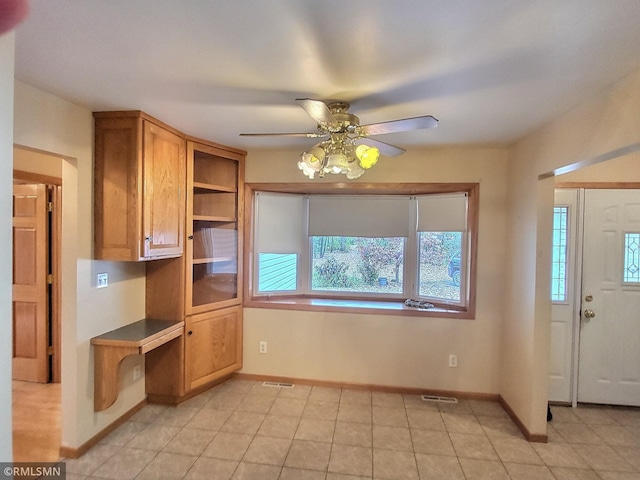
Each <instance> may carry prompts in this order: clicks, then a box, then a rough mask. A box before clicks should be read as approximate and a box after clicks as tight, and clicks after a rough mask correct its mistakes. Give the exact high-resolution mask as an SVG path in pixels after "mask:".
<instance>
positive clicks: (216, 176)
mask: <svg viewBox="0 0 640 480" xmlns="http://www.w3.org/2000/svg"><path fill="white" fill-rule="evenodd" d="M192 175H193V178H192V185H191V192H190V198H191V200H192V201H191V218H190V222H191V224H190V225H189V227H190V228H191V232H190V235H189V240H190V242H191V245H190V247H191V248H190V249H189V253H190V261H191V275H192V278H191V298H190V299H187V301H188V302H189V301H190V302H191V313H196V312H198V311H203V310H206V308H204V307H206V306H211V304H217V303H218V302H225V304H228V303H233V300H236V299H238V162H237V161H236V160H234V159H229V158H224V157H221V156H218V155H215V154H213V153H209V152H206V151H200V150H197V149H194V152H193V167H192Z"/></svg>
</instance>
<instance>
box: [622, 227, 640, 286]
mask: <svg viewBox="0 0 640 480" xmlns="http://www.w3.org/2000/svg"><path fill="white" fill-rule="evenodd" d="M624 281H625V282H627V283H639V282H640V233H625V234H624Z"/></svg>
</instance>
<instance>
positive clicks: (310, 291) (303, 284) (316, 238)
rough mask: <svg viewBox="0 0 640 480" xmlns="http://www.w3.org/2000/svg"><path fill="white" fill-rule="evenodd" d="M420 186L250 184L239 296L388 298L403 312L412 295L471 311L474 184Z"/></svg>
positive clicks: (255, 299)
mask: <svg viewBox="0 0 640 480" xmlns="http://www.w3.org/2000/svg"><path fill="white" fill-rule="evenodd" d="M420 186H421V188H419V189H416V188H414V189H413V190H415V191H413V192H409V193H404V191H403V189H400V190H399V191H398V188H397V187H394V188H389V189H387V190H386V191H385V189H384V188H381V187H379V186H377V188H376V189H375V194H370V191H369V190H364V189H363V190H364V191H360V190H357V189H356V190H355V191H349V194H347V195H344V194H342V193H341V194H338V195H336V194H333V193H327V192H325V191H320V192H317V191H314V190H313V189H312V188H311V187H309V186H306V185H305V187H307V188H308V189H309V190H308V191H306V192H301V191H297V190H299V189H300V186H297V185H296V186H294V187H292V188H291V191H269V190H273V189H274V187H273V186H258V185H256V186H252V185H249V186H248V188H249V193H248V196H247V200H248V201H247V204H248V206H249V207H250V208H249V211H248V215H247V222H248V223H247V226H248V227H249V228H247V230H246V231H248V232H252V235H251V238H250V239H248V244H249V245H248V248H247V249H246V252H247V253H249V258H250V261H249V266H248V269H247V272H248V273H249V275H247V278H248V281H249V282H250V284H249V288H248V289H247V291H248V298H247V299H246V300H247V303H248V304H253V305H256V306H267V305H261V304H260V302H275V303H276V304H277V303H278V302H280V304H283V303H284V299H286V303H287V305H289V306H291V305H294V306H295V305H296V304H297V305H303V304H304V305H307V307H308V308H304V309H313V308H311V307H310V306H313V299H323V300H325V302H324V303H323V305H325V306H326V305H327V302H326V300H327V299H334V300H335V302H333V303H332V304H331V305H334V306H340V305H342V304H341V303H340V301H341V300H345V301H346V300H348V301H349V305H351V306H352V307H353V305H354V301H357V302H360V305H362V306H364V307H365V308H366V307H368V306H370V305H371V303H367V302H386V303H384V305H385V308H395V307H392V305H396V306H397V309H398V310H399V311H401V312H405V313H406V312H407V311H408V310H410V309H409V308H408V307H404V300H405V299H414V300H418V301H426V302H430V303H432V304H433V305H434V306H435V310H434V311H438V312H439V313H442V312H443V311H445V312H450V313H466V314H467V315H463V316H462V318H472V316H473V314H474V305H473V298H474V295H470V293H472V292H473V291H474V290H475V286H474V285H473V282H474V280H475V279H474V278H472V277H473V276H472V275H471V273H472V272H473V271H474V269H473V268H472V265H473V263H474V260H475V248H476V247H475V236H476V234H475V232H476V231H477V226H476V224H477V190H478V189H477V185H476V184H472V185H467V184H465V185H451V186H448V187H447V186H445V187H443V186H442V185H441V184H439V185H438V188H436V189H435V190H436V191H435V192H431V191H430V190H432V189H433V188H432V186H429V185H428V184H427V185H420ZM414 187H415V184H414ZM262 188H264V190H263V189H262ZM279 188H282V189H284V188H285V187H284V186H281V187H279ZM381 192H384V194H382V193H381ZM387 192H389V194H386V193H387ZM296 298H297V299H299V300H296ZM305 302H306V303H305ZM346 304H347V303H345V305H346ZM377 305H379V303H378V304H377ZM423 313H424V312H423Z"/></svg>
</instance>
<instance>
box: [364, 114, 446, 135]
mask: <svg viewBox="0 0 640 480" xmlns="http://www.w3.org/2000/svg"><path fill="white" fill-rule="evenodd" d="M437 126H438V119H437V118H435V117H432V116H431V115H425V116H423V117H413V118H403V119H401V120H391V121H390V122H382V123H372V124H369V125H361V126H360V128H359V129H358V130H359V132H361V133H362V134H364V135H382V134H384V133H395V132H406V131H408V130H420V129H422V128H434V127H437Z"/></svg>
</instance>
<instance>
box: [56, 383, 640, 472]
mask: <svg viewBox="0 0 640 480" xmlns="http://www.w3.org/2000/svg"><path fill="white" fill-rule="evenodd" d="M552 410H553V414H554V420H553V421H552V422H551V423H550V424H549V426H548V435H549V443H547V444H541V443H529V442H527V441H525V440H524V438H523V437H522V435H521V433H520V432H519V430H518V429H517V428H516V427H515V425H514V424H513V422H512V421H511V420H510V419H509V417H508V416H507V414H506V413H505V412H504V410H503V409H502V408H501V407H500V405H499V404H497V403H493V402H481V401H466V400H462V401H460V402H459V403H458V404H456V405H453V404H438V403H431V402H424V401H422V400H421V399H420V398H419V397H418V396H413V395H400V394H390V393H379V392H368V391H361V390H349V389H333V388H322V387H309V386H304V385H297V386H295V387H294V388H289V389H288V388H278V387H265V386H263V385H262V384H261V383H258V382H249V381H243V380H232V381H230V382H227V383H226V384H224V385H220V386H218V387H215V388H213V389H211V390H209V391H207V392H205V393H203V394H201V395H199V396H197V397H195V398H193V399H191V400H189V401H187V402H185V403H183V404H182V405H180V406H178V407H166V406H159V405H147V406H145V407H144V409H142V410H141V411H140V412H138V413H137V414H136V415H135V416H134V417H133V418H131V420H130V421H128V422H126V423H125V424H124V425H122V426H121V427H119V428H118V429H117V430H116V431H114V432H113V433H112V434H111V435H110V436H109V437H107V438H105V439H104V440H103V441H102V442H100V444H98V445H97V446H95V447H94V448H92V449H91V450H90V451H89V452H88V453H86V454H85V455H84V456H83V457H81V458H80V459H77V460H66V463H67V472H68V473H67V479H68V480H92V479H117V480H124V479H134V478H135V479H136V480H141V479H144V480H147V479H149V480H162V479H183V478H184V479H189V480H191V479H194V480H195V479H203V480H229V479H233V480H254V479H255V480H277V479H281V480H357V479H372V478H373V479H387V480H396V479H397V480H411V479H415V480H458V479H460V480H480V479H492V480H493V479H496V480H501V479H504V480H510V479H511V480H547V479H548V480H640V410H629V409H627V410H625V409H605V408H603V409H595V408H578V409H571V408H564V407H555V408H553V409H552Z"/></svg>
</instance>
